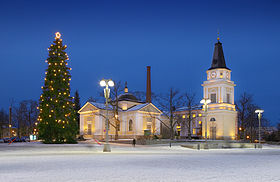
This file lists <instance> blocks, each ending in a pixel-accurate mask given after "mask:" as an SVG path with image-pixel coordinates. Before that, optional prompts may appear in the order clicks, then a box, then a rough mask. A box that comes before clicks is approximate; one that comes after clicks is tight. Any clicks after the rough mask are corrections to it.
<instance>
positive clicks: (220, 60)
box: [208, 40, 230, 70]
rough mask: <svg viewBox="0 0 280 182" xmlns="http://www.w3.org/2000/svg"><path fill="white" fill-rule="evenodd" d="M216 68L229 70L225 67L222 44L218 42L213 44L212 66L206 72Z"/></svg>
mask: <svg viewBox="0 0 280 182" xmlns="http://www.w3.org/2000/svg"><path fill="white" fill-rule="evenodd" d="M216 68H225V69H228V70H230V69H229V68H227V66H226V61H225V57H224V52H223V47H222V43H221V42H220V41H219V40H218V42H217V43H215V48H214V54H213V60H212V65H211V68H209V69H208V70H212V69H216Z"/></svg>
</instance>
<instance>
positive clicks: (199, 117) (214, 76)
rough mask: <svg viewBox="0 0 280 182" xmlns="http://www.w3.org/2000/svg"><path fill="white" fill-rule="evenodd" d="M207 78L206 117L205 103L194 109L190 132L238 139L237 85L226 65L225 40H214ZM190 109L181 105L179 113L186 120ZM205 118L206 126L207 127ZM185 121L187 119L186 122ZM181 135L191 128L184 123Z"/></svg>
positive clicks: (204, 88)
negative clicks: (205, 111) (235, 97)
mask: <svg viewBox="0 0 280 182" xmlns="http://www.w3.org/2000/svg"><path fill="white" fill-rule="evenodd" d="M206 74H207V80H206V81H204V82H203V84H202V86H203V97H202V98H207V99H210V100H211V103H210V104H208V110H207V114H206V118H205V117H204V116H205V115H204V110H203V109H202V107H200V108H196V109H194V110H192V114H191V117H192V118H193V119H192V123H191V130H190V131H191V135H192V136H193V137H202V138H205V129H206V128H207V138H209V139H214V140H215V139H236V137H237V128H238V127H237V111H236V106H235V104H234V87H235V84H234V82H233V81H232V80H231V70H230V69H229V68H228V67H227V66H226V62H225V58H224V53H223V47H222V43H221V42H220V41H219V38H218V42H217V43H215V48H214V54H213V59H212V65H211V67H210V68H209V69H208V70H207V71H206ZM188 113H189V111H188V110H187V108H186V107H184V108H180V109H178V111H177V114H179V115H181V117H182V119H183V121H184V120H185V121H186V120H187V118H188V117H189V116H188ZM205 119H206V120H207V127H205V122H206V121H205ZM183 123H184V122H183ZM181 127H182V130H181V132H180V136H182V137H186V136H187V135H188V129H187V127H186V126H185V125H183V126H181Z"/></svg>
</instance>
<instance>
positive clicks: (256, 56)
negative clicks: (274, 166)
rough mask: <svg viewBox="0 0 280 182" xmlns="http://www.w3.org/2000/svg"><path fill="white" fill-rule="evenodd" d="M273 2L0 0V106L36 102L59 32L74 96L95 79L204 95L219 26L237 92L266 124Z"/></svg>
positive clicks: (274, 84)
mask: <svg viewBox="0 0 280 182" xmlns="http://www.w3.org/2000/svg"><path fill="white" fill-rule="evenodd" d="M279 9H280V3H279V1H276V0H275V1H271V0H266V1H245V0H244V1H212V0H211V1H175V0H173V1H171V0H170V1H151V0H150V1H143V0H141V1H131V0H129V1H117V0H112V1H69V0H68V1H31V0H30V1H13V0H10V1H1V2H0V25H1V26H0V27H1V28H0V35H1V36H0V62H1V71H0V83H1V91H0V108H5V109H6V110H7V108H8V106H9V104H10V101H11V99H14V101H15V103H17V102H19V101H21V100H24V99H36V100H38V99H39V96H40V94H41V88H40V87H41V86H42V85H43V80H44V72H45V69H46V68H47V64H46V63H45V62H44V61H45V59H46V58H47V54H48V51H47V48H48V47H49V46H50V44H51V42H52V41H53V40H54V33H55V32H57V31H59V32H61V34H62V39H63V41H64V44H66V45H67V46H68V49H67V54H68V55H69V58H70V62H69V64H70V66H71V67H72V69H73V70H72V72H71V73H72V81H71V89H72V92H73V91H75V90H76V89H78V91H79V93H80V96H81V99H82V103H84V102H85V101H86V99H87V98H89V97H90V96H95V95H96V93H97V91H100V90H101V88H100V87H99V85H98V82H99V80H100V79H102V78H103V77H104V78H112V79H115V80H121V81H123V82H124V81H127V82H128V88H129V90H133V91H136V90H139V91H145V86H146V85H145V83H146V82H145V80H146V66H147V65H150V66H151V71H152V73H151V74H152V91H153V92H155V93H164V92H167V90H168V88H170V87H175V88H178V89H180V91H182V92H190V91H191V92H195V93H196V95H197V97H198V98H201V97H202V87H201V84H202V82H203V81H204V80H205V79H206V70H207V69H208V68H209V67H210V65H211V60H212V54H213V49H214V43H215V42H216V38H217V29H219V30H220V32H221V36H220V37H221V42H222V43H223V48H224V54H225V59H226V63H227V66H228V67H229V68H230V69H232V80H233V81H235V83H236V85H237V86H236V88H235V91H236V92H235V97H236V98H238V97H239V95H240V94H241V93H243V92H244V91H246V92H248V93H251V94H253V95H254V99H255V103H256V104H258V105H260V106H261V107H262V108H263V109H264V110H265V116H266V117H267V118H268V119H270V120H271V122H272V123H274V124H275V123H277V122H278V121H279V119H280V112H279V108H278V107H279V106H278V101H279V100H280V92H279V90H280V85H279V77H278V76H279V66H280V59H279V57H280V46H279V45H280V11H279Z"/></svg>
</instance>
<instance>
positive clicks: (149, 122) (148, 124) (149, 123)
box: [146, 118, 153, 131]
mask: <svg viewBox="0 0 280 182" xmlns="http://www.w3.org/2000/svg"><path fill="white" fill-rule="evenodd" d="M152 122H153V120H152V118H147V125H146V126H147V130H151V131H152Z"/></svg>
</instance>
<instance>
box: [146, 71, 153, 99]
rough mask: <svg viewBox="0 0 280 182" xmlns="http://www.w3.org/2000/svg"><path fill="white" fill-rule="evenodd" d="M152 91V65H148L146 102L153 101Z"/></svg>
mask: <svg viewBox="0 0 280 182" xmlns="http://www.w3.org/2000/svg"><path fill="white" fill-rule="evenodd" d="M151 96H152V91H151V66H147V90H146V103H151V102H152V97H151Z"/></svg>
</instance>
